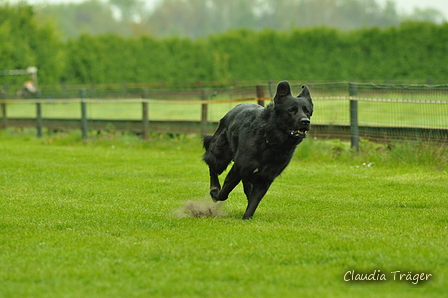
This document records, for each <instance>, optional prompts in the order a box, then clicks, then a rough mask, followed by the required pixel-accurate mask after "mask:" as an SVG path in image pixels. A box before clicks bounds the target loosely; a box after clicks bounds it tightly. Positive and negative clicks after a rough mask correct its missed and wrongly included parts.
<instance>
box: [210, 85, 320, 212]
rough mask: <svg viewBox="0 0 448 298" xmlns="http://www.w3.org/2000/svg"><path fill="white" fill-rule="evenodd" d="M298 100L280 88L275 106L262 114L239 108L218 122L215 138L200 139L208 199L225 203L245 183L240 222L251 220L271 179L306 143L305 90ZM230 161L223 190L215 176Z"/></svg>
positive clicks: (308, 110)
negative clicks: (243, 203) (206, 168)
mask: <svg viewBox="0 0 448 298" xmlns="http://www.w3.org/2000/svg"><path fill="white" fill-rule="evenodd" d="M302 89H303V90H302V93H300V95H299V96H298V97H294V96H292V95H291V87H290V85H289V83H288V82H286V81H285V82H280V83H279V84H278V86H277V93H276V95H275V97H274V103H272V104H270V105H268V106H267V107H266V108H263V107H261V106H259V105H256V104H240V105H238V106H236V107H234V108H233V109H232V110H230V111H229V112H228V113H227V114H226V115H225V116H224V117H223V118H222V119H221V121H220V122H219V127H218V129H217V130H216V132H215V134H214V135H213V136H211V135H206V136H204V140H203V141H204V148H205V150H206V152H205V154H204V156H203V160H204V161H205V162H206V163H207V164H208V166H209V168H210V195H211V197H212V198H213V200H214V201H224V200H227V197H228V195H229V193H230V192H231V191H232V190H233V189H234V188H235V186H237V184H238V183H239V182H240V181H243V187H244V193H245V194H246V196H247V200H248V204H247V209H246V213H244V216H243V219H250V218H252V216H253V214H254V212H255V210H256V209H257V207H258V204H259V203H260V201H261V199H262V198H263V196H264V195H265V194H266V192H267V191H268V189H269V187H270V186H271V183H272V182H273V181H274V179H275V178H276V177H277V176H278V175H280V173H281V172H282V171H283V170H284V169H285V168H286V166H287V165H288V164H289V161H290V160H291V158H292V156H293V154H294V151H295V149H296V147H297V145H298V144H299V143H300V142H301V141H302V140H303V138H305V137H306V132H307V131H308V130H309V129H310V117H311V115H312V114H313V102H312V100H311V96H310V91H309V89H308V87H307V86H302ZM232 160H233V161H234V164H233V166H232V169H231V170H230V171H229V173H228V174H227V177H226V179H225V181H224V185H223V187H222V189H221V185H220V183H219V179H218V175H220V174H221V173H222V172H224V170H225V169H226V168H227V166H228V165H229V163H230V162H231V161H232Z"/></svg>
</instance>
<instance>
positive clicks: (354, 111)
mask: <svg viewBox="0 0 448 298" xmlns="http://www.w3.org/2000/svg"><path fill="white" fill-rule="evenodd" d="M348 86H349V87H348V88H349V95H350V96H356V95H358V85H356V83H349V85H348ZM350 140H351V146H352V148H355V149H356V152H358V151H359V127H358V101H357V100H355V99H350Z"/></svg>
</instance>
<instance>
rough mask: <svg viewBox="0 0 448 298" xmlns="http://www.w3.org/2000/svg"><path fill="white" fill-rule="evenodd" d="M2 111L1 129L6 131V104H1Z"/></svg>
mask: <svg viewBox="0 0 448 298" xmlns="http://www.w3.org/2000/svg"><path fill="white" fill-rule="evenodd" d="M1 109H2V128H3V129H6V126H7V125H8V116H7V114H6V103H2V104H1Z"/></svg>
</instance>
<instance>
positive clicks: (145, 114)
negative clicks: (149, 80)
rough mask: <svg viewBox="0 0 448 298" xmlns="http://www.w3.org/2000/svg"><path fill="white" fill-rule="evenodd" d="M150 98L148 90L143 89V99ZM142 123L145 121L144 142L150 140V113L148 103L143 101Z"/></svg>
mask: <svg viewBox="0 0 448 298" xmlns="http://www.w3.org/2000/svg"><path fill="white" fill-rule="evenodd" d="M145 98H148V89H146V88H144V89H142V99H143V100H144V99H145ZM142 121H143V132H142V138H143V140H148V135H149V113H148V102H147V101H142Z"/></svg>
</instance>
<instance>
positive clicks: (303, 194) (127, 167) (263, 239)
mask: <svg viewBox="0 0 448 298" xmlns="http://www.w3.org/2000/svg"><path fill="white" fill-rule="evenodd" d="M32 135H34V132H33V133H30V134H27V133H24V132H18V133H17V132H14V131H12V130H8V131H7V132H0V156H1V158H0V165H1V166H0V285H1V286H0V297H14V298H15V297H283V298H284V297H446V294H447V292H448V245H447V244H448V241H447V239H448V216H447V215H448V192H447V185H448V184H447V181H448V174H447V171H446V168H445V165H446V163H444V164H443V165H442V166H441V164H440V163H439V162H438V161H426V162H423V163H419V162H415V163H414V162H410V161H412V160H413V158H414V156H412V157H410V158H408V159H406V158H405V157H404V156H402V155H400V154H399V153H396V155H397V156H398V157H400V156H401V159H400V158H396V159H394V157H393V156H392V155H393V152H390V155H388V156H386V157H382V158H380V157H377V158H376V159H375V160H372V159H368V158H370V157H372V156H368V155H363V154H364V153H363V150H361V152H360V155H359V156H354V155H350V154H351V153H350V152H349V151H348V152H345V153H341V150H343V148H344V146H345V145H344V144H342V145H341V143H338V142H335V143H328V142H327V143H321V142H318V141H314V142H313V141H312V140H309V139H306V140H305V141H304V142H303V144H301V145H300V146H299V150H298V152H297V154H296V156H295V157H294V158H293V160H292V162H291V164H290V165H289V167H288V168H287V169H286V170H285V172H284V173H283V174H282V175H281V176H280V177H278V178H277V180H276V181H275V182H274V183H273V185H272V187H271V189H270V190H269V192H268V193H267V195H266V196H265V198H264V200H263V201H262V202H261V204H260V206H259V208H258V210H257V212H256V213H255V216H254V219H253V220H250V221H242V220H241V217H242V215H243V212H244V209H245V207H246V199H245V197H244V194H243V191H242V187H241V186H238V188H237V189H236V190H235V191H234V192H233V193H232V194H231V196H230V198H229V200H228V201H227V202H226V203H225V205H224V206H223V209H222V210H223V211H224V212H226V213H227V215H224V216H220V217H213V218H189V217H179V216H178V213H179V212H178V211H179V210H180V209H182V207H183V206H184V203H185V202H186V201H188V200H193V201H202V200H209V199H208V170H207V168H206V166H205V164H203V163H202V162H201V154H202V148H201V144H200V140H199V138H198V137H197V136H178V137H177V138H167V137H164V136H153V138H152V139H151V141H148V142H143V141H141V140H139V139H138V138H137V137H135V136H132V135H122V136H116V135H108V134H106V133H104V134H102V135H100V136H92V137H91V139H90V140H88V141H82V140H81V133H80V132H74V133H69V134H62V133H61V134H57V135H46V136H45V137H44V138H42V139H36V138H34V137H32ZM369 146H371V145H369ZM409 148H412V147H409ZM409 150H411V149H409ZM444 150H446V149H444ZM327 151H328V152H327ZM376 151H378V150H376ZM445 152H446V151H445ZM384 154H389V153H384ZM411 154H412V152H411ZM390 156H392V157H390ZM372 158H373V157H372ZM423 160H424V159H423ZM382 161H383V162H382ZM375 270H376V274H375V277H376V278H377V279H379V278H380V276H381V275H380V274H379V273H381V274H385V276H384V278H386V281H379V280H371V281H355V280H352V279H354V278H355V276H356V274H361V273H363V274H372V273H374V272H375ZM353 271H354V275H353V278H352V275H351V273H348V274H347V272H353ZM396 271H400V273H395V280H394V274H392V273H391V272H396ZM408 273H410V274H408ZM421 273H425V274H426V275H424V276H425V279H426V276H428V280H425V281H422V280H419V279H415V276H416V275H417V276H418V278H420V276H421V275H420V274H421ZM397 274H398V275H397ZM399 274H404V277H403V278H402V280H400V275H399ZM429 274H431V276H429ZM407 276H410V277H411V280H406V278H407ZM413 278H414V279H413ZM347 279H348V281H346V280H347ZM412 279H413V280H412ZM413 283H415V284H413Z"/></svg>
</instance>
